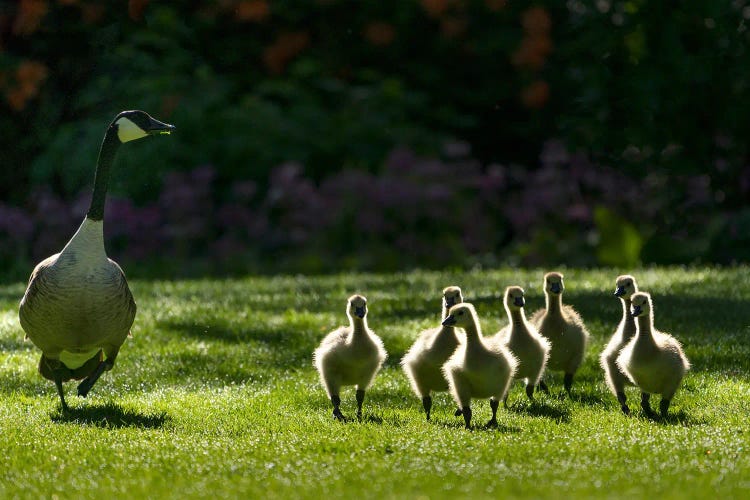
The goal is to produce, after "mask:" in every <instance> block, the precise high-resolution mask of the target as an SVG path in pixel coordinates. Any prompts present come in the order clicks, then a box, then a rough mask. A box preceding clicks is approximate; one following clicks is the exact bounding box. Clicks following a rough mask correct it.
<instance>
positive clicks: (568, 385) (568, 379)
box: [563, 373, 573, 397]
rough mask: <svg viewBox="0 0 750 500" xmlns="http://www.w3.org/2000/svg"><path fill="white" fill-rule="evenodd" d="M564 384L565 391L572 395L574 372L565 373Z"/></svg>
mask: <svg viewBox="0 0 750 500" xmlns="http://www.w3.org/2000/svg"><path fill="white" fill-rule="evenodd" d="M563 386H564V387H565V392H567V393H568V397H570V390H571V389H572V388H573V374H572V373H566V374H565V377H564V378H563Z"/></svg>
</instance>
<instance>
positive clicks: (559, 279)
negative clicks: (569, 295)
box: [544, 272, 565, 295]
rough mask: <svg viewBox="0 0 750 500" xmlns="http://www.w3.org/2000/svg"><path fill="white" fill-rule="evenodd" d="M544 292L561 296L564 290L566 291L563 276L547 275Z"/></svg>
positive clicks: (552, 273) (553, 273)
mask: <svg viewBox="0 0 750 500" xmlns="http://www.w3.org/2000/svg"><path fill="white" fill-rule="evenodd" d="M544 290H545V291H546V292H547V293H554V294H555V295H558V294H561V293H562V292H563V290H565V285H564V284H563V275H562V274H560V273H556V272H551V273H547V274H545V275H544Z"/></svg>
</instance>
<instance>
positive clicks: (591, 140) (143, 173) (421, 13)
mask: <svg viewBox="0 0 750 500" xmlns="http://www.w3.org/2000/svg"><path fill="white" fill-rule="evenodd" d="M748 18H750V4H748V3H747V2H746V1H745V0H734V1H732V2H714V1H711V0H700V1H695V2H686V3H681V4H680V5H675V4H671V3H663V2H647V1H645V0H631V1H613V0H590V1H584V0H569V1H567V2H556V1H551V0H545V1H537V2H533V3H527V2H508V1H505V0H408V1H403V2H380V1H374V0H372V1H362V2H349V1H345V0H315V1H311V2H292V1H284V0H276V1H267V0H250V1H238V0H216V1H209V0H205V1H186V0H183V1H174V2H150V1H148V0H130V1H129V2H122V1H104V2H94V1H90V0H58V1H52V0H49V1H47V0H21V1H19V2H2V3H0V95H1V98H0V110H1V111H0V141H2V142H0V164H2V165H3V166H4V168H2V169H0V199H2V200H3V201H4V202H8V203H10V204H12V205H23V204H24V203H26V200H27V198H28V193H29V192H30V191H32V190H33V189H34V188H35V187H36V186H47V187H51V188H52V190H53V191H54V192H56V193H59V194H61V195H62V196H64V197H65V198H66V199H71V198H72V197H73V196H74V195H75V194H76V193H78V192H79V191H80V190H81V189H82V187H84V186H88V185H90V182H91V171H92V165H93V161H94V158H95V157H96V151H97V148H98V145H99V141H100V140H101V139H100V138H101V130H102V129H103V127H104V126H105V125H106V124H107V123H108V121H109V119H111V117H112V116H114V115H115V114H116V113H117V112H118V111H120V110H122V109H127V108H141V109H145V110H148V111H149V112H151V113H152V114H154V115H155V116H156V117H158V118H160V119H163V120H166V121H169V122H172V123H175V124H177V126H178V132H179V133H178V134H175V135H174V136H173V137H172V138H171V140H170V141H160V142H159V143H158V144H156V143H144V144H138V145H137V146H134V147H132V148H128V149H127V150H124V151H122V153H121V154H120V157H119V159H118V169H117V172H118V173H116V174H115V177H114V179H113V185H112V187H113V191H114V192H115V193H117V192H120V193H127V196H128V197H129V198H131V199H133V200H135V202H136V203H140V204H143V203H147V202H150V201H153V200H154V199H156V198H157V196H158V194H159V192H160V189H161V188H162V184H163V178H164V175H165V174H166V172H168V171H173V170H182V171H189V170H192V169H194V168H195V167H196V166H199V165H203V164H209V165H213V166H214V167H216V170H217V172H218V179H217V183H216V186H217V188H218V191H217V193H218V195H219V196H222V193H224V192H226V191H227V190H228V189H229V188H230V186H231V185H232V183H235V182H237V181H245V180H252V181H255V182H257V183H258V185H259V186H260V187H261V189H264V188H265V187H266V186H267V183H268V180H269V174H270V172H271V171H272V169H273V168H274V167H276V166H278V165H279V164H281V163H284V162H288V161H295V162H298V163H300V164H301V165H303V166H304V171H305V174H306V175H307V176H309V177H310V178H311V180H312V181H313V182H322V181H323V180H324V179H326V178H327V177H329V176H330V175H331V174H332V173H335V172H338V171H341V170H342V169H357V170H363V171H368V172H370V173H374V174H377V173H378V172H379V171H380V170H381V169H382V166H383V164H384V161H385V158H386V156H387V155H388V153H389V152H390V151H392V150H393V149H394V148H396V147H399V146H408V147H409V148H410V149H412V150H413V151H415V152H416V153H418V154H424V155H428V156H430V155H435V156H437V155H439V154H440V153H441V152H442V148H443V146H444V145H445V144H446V143H447V141H452V140H456V139H458V140H460V141H465V142H466V143H467V144H469V145H470V151H471V154H472V155H473V156H474V157H475V158H476V159H477V160H478V161H479V162H480V163H481V164H482V165H484V166H486V167H484V168H489V166H491V165H492V164H494V163H501V164H503V165H522V166H523V168H525V169H528V170H532V171H533V170H535V169H538V168H540V165H541V164H542V163H543V162H540V152H541V151H542V149H543V145H544V144H545V143H547V141H549V140H550V139H557V140H560V141H562V142H563V143H564V144H565V146H566V148H567V150H568V151H571V152H573V153H580V154H584V155H586V157H588V158H591V159H592V161H595V162H597V163H598V164H601V165H609V166H614V167H616V168H617V169H619V170H620V171H621V172H623V173H624V174H625V175H626V176H628V177H630V178H633V179H634V180H637V181H638V182H639V183H643V184H645V185H648V186H649V192H650V193H659V192H660V189H662V190H663V193H662V194H661V195H660V196H663V197H665V198H666V201H665V200H661V199H660V200H659V202H658V205H659V207H666V209H663V210H658V211H656V212H655V215H654V216H653V217H652V218H650V219H649V220H639V221H637V223H634V222H635V221H633V220H632V219H633V215H634V214H632V213H627V212H624V211H623V207H616V206H612V207H607V209H608V210H609V211H608V212H599V213H600V214H601V213H607V214H610V213H611V216H612V217H616V219H612V220H614V221H619V220H623V221H629V222H630V223H631V224H633V225H632V226H624V227H627V228H628V229H627V230H626V231H625V232H627V233H628V235H620V236H617V237H616V238H615V239H614V240H612V241H620V240H619V239H618V238H620V239H621V238H625V240H627V241H631V242H635V241H636V240H638V241H641V240H642V241H643V247H642V250H636V247H637V248H638V249H640V248H641V247H640V245H634V246H631V248H632V249H631V253H628V254H627V256H621V257H620V259H621V262H628V263H630V262H635V261H636V260H643V261H647V262H651V261H653V262H685V261H693V260H706V259H708V260H712V259H714V260H719V261H731V260H736V259H737V258H739V259H744V258H745V257H743V256H744V255H746V251H744V253H743V250H742V249H743V248H745V245H744V243H742V242H743V241H744V240H742V238H743V236H742V235H743V234H747V233H746V232H744V233H743V228H744V227H746V226H747V220H746V219H747V209H746V208H745V206H746V200H747V199H748V198H749V197H750V164H749V163H750V162H748V158H749V157H750V151H749V150H748V142H747V140H746V138H747V136H748V132H750V109H749V107H750V98H749V97H750V95H748V94H749V93H750V87H749V86H750V64H748V62H750V61H749V60H748V41H749V38H750V34H749V33H748V31H747V26H746V24H747V22H748ZM154 158H158V161H156V162H155V161H154V160H153V159H154ZM145 164H148V168H143V165H145ZM559 168H566V167H565V166H561V167H559ZM697 178H705V180H706V183H705V185H700V186H698V187H697V188H696V187H695V182H696V181H695V180H696V179H697ZM595 201H596V202H597V203H598V204H600V205H602V204H604V205H606V203H607V200H595ZM644 203H646V204H647V203H648V200H644ZM592 207H593V205H592ZM686 211H687V212H686ZM691 211H692V212H691ZM683 213H694V214H696V215H695V217H693V218H692V219H690V220H686V219H685V218H684V217H682V216H681V214H683ZM605 219H607V220H610V219H609V215H608V216H607V217H605ZM610 222H611V221H610ZM610 222H605V221H602V220H599V221H598V222H597V224H596V225H597V226H598V227H599V228H600V229H601V228H603V227H610V226H611V224H610ZM605 232H606V231H605ZM530 234H531V236H530V237H529V238H527V239H526V240H524V241H523V242H518V244H517V248H520V249H523V248H526V251H527V254H529V255H534V254H544V252H542V251H540V250H542V249H545V248H546V245H547V243H546V242H547V241H549V240H550V238H552V239H558V240H559V241H560V245H561V246H560V247H559V248H557V249H556V250H555V251H556V252H557V253H555V251H553V254H555V255H558V254H559V255H561V256H562V257H564V256H565V255H566V254H569V255H575V253H576V249H577V248H579V247H580V243H579V242H578V241H576V238H578V236H577V235H578V231H577V230H575V228H572V229H571V228H558V227H545V226H539V228H538V229H537V230H536V231H533V232H531V233H530ZM608 234H609V233H608ZM612 234H614V233H612ZM729 234H734V235H735V236H733V237H726V235H729ZM557 235H564V237H563V238H557ZM511 237H512V235H511ZM675 238H676V239H677V240H678V241H680V242H682V243H680V244H675V243H674V242H675ZM562 240H564V241H562ZM599 244H600V245H603V246H602V247H601V248H600V250H601V252H600V253H599V259H600V262H607V263H614V261H613V260H611V259H613V258H615V257H614V256H613V254H612V252H611V251H610V250H606V248H608V247H607V245H610V244H613V243H612V242H611V241H604V240H600V243H599ZM614 245H615V246H617V244H614ZM565 248H567V249H568V250H565ZM738 256H739V257H738Z"/></svg>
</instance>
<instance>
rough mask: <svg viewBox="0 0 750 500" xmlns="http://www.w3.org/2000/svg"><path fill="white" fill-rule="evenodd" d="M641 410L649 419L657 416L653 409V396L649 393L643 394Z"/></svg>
mask: <svg viewBox="0 0 750 500" xmlns="http://www.w3.org/2000/svg"><path fill="white" fill-rule="evenodd" d="M641 408H642V409H643V413H645V414H646V416H647V417H655V416H656V413H654V410H652V409H651V394H649V393H647V392H642V393H641Z"/></svg>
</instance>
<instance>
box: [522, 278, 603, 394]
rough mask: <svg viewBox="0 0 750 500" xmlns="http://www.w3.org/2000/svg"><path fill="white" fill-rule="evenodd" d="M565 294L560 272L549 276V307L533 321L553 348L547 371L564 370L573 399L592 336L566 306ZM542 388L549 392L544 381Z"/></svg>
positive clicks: (540, 384)
mask: <svg viewBox="0 0 750 500" xmlns="http://www.w3.org/2000/svg"><path fill="white" fill-rule="evenodd" d="M563 290H565V284H564V283H563V275H562V274H560V273H557V272H551V273H547V274H545V275H544V296H545V299H546V303H547V307H546V308H545V309H539V310H538V311H537V312H535V313H534V314H533V315H532V316H531V319H530V321H531V323H532V324H533V325H534V326H536V328H537V329H538V330H539V333H540V334H541V335H542V336H543V337H545V338H546V339H547V340H549V341H550V343H551V344H552V347H551V349H550V353H549V360H548V361H547V369H548V370H558V371H560V370H561V371H563V372H564V373H565V377H564V379H563V384H564V386H565V391H566V392H567V393H568V396H570V388H571V386H572V385H573V376H574V375H575V373H576V371H578V367H579V366H581V362H583V356H584V353H585V351H586V345H587V344H588V340H589V332H588V330H587V329H586V325H584V323H583V319H582V318H581V316H580V315H579V314H578V313H577V312H576V310H575V309H573V308H572V307H571V306H569V305H564V304H563V303H562V293H563ZM539 386H540V388H541V389H542V390H543V391H545V392H548V391H547V386H546V384H545V383H544V380H540V381H539Z"/></svg>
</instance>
